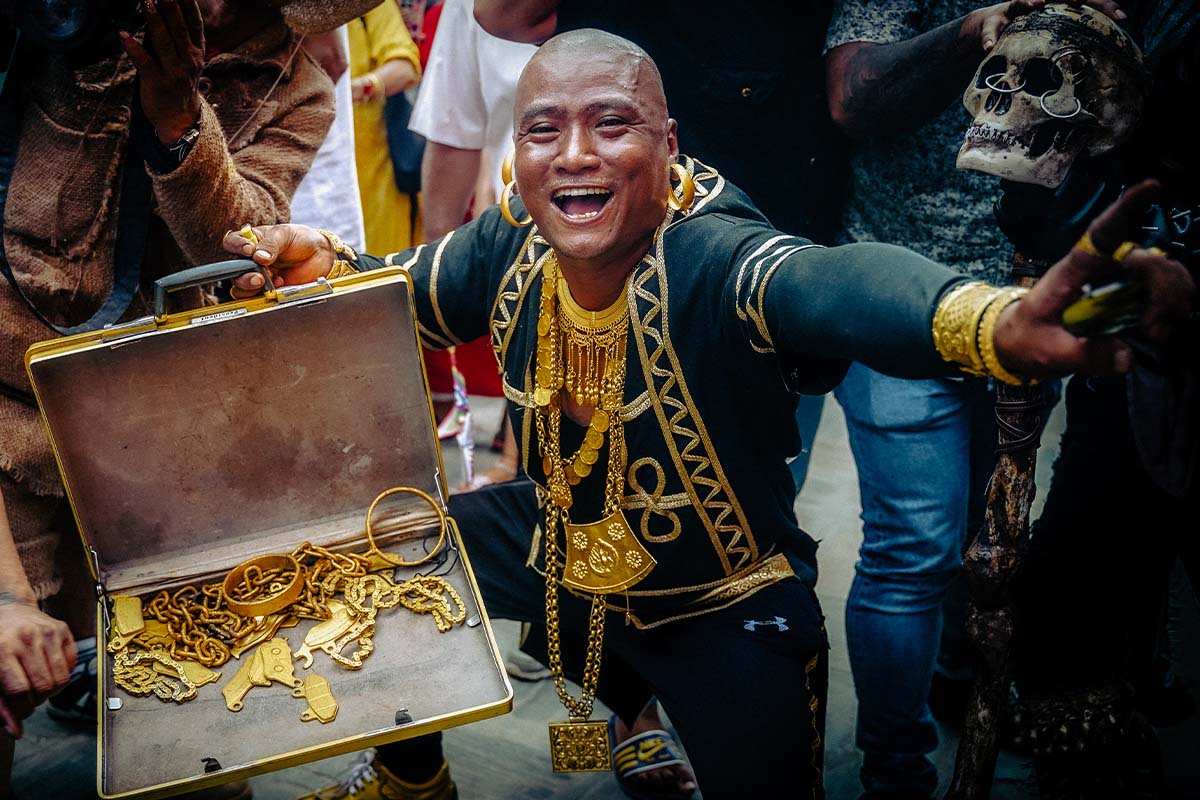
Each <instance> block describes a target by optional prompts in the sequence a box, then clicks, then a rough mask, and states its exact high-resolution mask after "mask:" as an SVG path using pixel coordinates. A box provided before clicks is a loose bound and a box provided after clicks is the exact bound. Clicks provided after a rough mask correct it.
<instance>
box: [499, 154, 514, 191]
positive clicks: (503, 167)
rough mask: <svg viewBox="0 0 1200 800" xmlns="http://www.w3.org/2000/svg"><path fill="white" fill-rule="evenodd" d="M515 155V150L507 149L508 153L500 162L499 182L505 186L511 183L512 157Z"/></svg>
mask: <svg viewBox="0 0 1200 800" xmlns="http://www.w3.org/2000/svg"><path fill="white" fill-rule="evenodd" d="M516 156H517V151H516V150H509V151H508V154H507V155H506V156H504V160H503V161H501V162H500V182H501V183H503V184H504V185H505V186H507V185H508V184H510V183H512V179H513V176H512V168H513V159H514V158H516Z"/></svg>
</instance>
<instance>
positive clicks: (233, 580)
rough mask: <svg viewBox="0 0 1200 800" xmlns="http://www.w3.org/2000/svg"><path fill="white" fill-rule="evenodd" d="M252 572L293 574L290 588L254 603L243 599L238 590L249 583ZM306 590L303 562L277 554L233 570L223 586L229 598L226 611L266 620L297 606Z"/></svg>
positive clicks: (249, 562) (226, 598)
mask: <svg viewBox="0 0 1200 800" xmlns="http://www.w3.org/2000/svg"><path fill="white" fill-rule="evenodd" d="M251 569H254V570H257V571H258V572H265V571H267V570H282V572H283V574H284V575H287V573H288V572H289V571H290V572H291V578H290V579H289V581H288V583H287V585H286V586H284V587H283V588H282V589H280V590H279V591H277V592H275V593H274V594H269V595H267V596H266V597H263V598H259V599H253V600H245V599H240V598H239V597H237V596H236V594H237V590H238V589H239V587H240V586H241V585H242V584H243V583H244V582H245V579H246V572H247V571H248V570H251ZM303 589H304V571H303V570H302V569H300V562H299V561H297V560H296V559H295V558H293V557H292V556H290V555H287V554H285V553H275V554H272V555H267V556H258V557H256V558H251V559H249V560H247V561H243V562H242V563H241V564H238V565H237V566H236V567H234V568H233V569H231V570H229V574H228V575H226V576H225V582H224V583H222V584H221V595H222V596H223V597H224V598H225V605H226V607H228V608H229V610H230V611H232V612H234V613H235V614H241V615H242V616H243V617H264V616H266V615H268V614H274V613H276V612H277V611H282V610H283V609H285V608H287V607H288V606H290V605H291V604H292V603H294V602H296V600H297V599H298V598H299V597H300V592H301V591H303Z"/></svg>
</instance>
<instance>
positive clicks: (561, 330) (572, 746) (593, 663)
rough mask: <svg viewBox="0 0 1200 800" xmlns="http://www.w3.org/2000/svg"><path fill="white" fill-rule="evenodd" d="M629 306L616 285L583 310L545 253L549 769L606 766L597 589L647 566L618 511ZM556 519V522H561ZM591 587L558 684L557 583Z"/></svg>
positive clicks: (539, 382)
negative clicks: (600, 465)
mask: <svg viewBox="0 0 1200 800" xmlns="http://www.w3.org/2000/svg"><path fill="white" fill-rule="evenodd" d="M628 324H629V309H628V306H627V305H626V301H625V295H624V292H622V294H621V297H620V298H618V300H617V302H616V303H615V304H613V306H611V307H610V308H608V309H605V310H604V311H600V312H590V311H586V310H584V309H582V308H581V307H579V306H578V304H576V303H575V301H574V299H573V298H571V296H570V292H569V291H568V290H567V288H566V284H565V282H563V283H561V284H560V277H559V272H558V260H557V258H556V257H555V256H554V254H553V253H551V254H550V255H549V256H548V257H547V258H546V261H545V264H544V267H543V272H542V301H541V308H540V312H539V315H538V323H537V330H538V344H537V366H536V370H535V373H534V381H535V383H534V402H535V403H536V405H537V413H536V414H535V421H536V424H537V435H538V451H539V453H540V454H541V456H542V466H543V469H544V471H545V473H546V485H547V489H548V492H549V502H547V503H546V531H545V537H544V538H545V543H546V544H545V547H546V632H547V652H548V655H549V662H550V663H549V667H550V671H551V673H552V674H553V676H554V688H555V690H556V691H557V693H558V698H559V700H560V701H561V702H562V704H563V706H565V707H566V709H567V714H568V717H569V718H570V721H569V722H566V723H551V724H550V749H551V764H552V766H553V768H554V770H555V771H556V772H575V771H600V770H608V769H609V763H610V746H609V741H608V730H607V724H606V723H604V722H589V721H588V717H590V716H591V713H592V705H593V703H594V701H595V698H596V683H597V681H598V680H599V677H600V656H601V650H602V647H603V644H604V614H605V608H604V595H605V594H607V593H609V592H619V591H622V590H624V589H628V588H629V587H630V586H632V585H633V584H635V583H636V582H637V581H639V580H641V578H642V577H644V576H645V575H646V574H647V573H648V572H649V571H650V569H652V568H653V567H654V563H655V562H654V559H653V557H652V556H651V555H650V554H649V553H648V552H646V551H645V549H644V548H643V547H642V546H641V543H640V542H638V540H637V537H636V536H635V535H634V533H633V531H632V529H630V527H629V524H628V523H627V522H626V521H625V517H624V515H623V514H622V513H621V510H620V508H619V504H620V501H621V497H622V495H623V494H624V491H625V440H624V428H623V426H622V423H621V417H620V409H621V404H622V402H623V397H624V390H625V341H626V334H627V328H628ZM567 397H570V398H571V399H573V400H574V401H575V402H576V403H578V404H579V405H593V406H594V410H593V412H592V418H591V421H590V422H589V424H588V429H587V432H586V433H585V434H584V437H583V442H582V443H581V444H580V447H579V449H578V450H577V451H576V452H575V453H574V454H572V455H563V453H562V446H561V436H560V433H561V428H562V404H563V402H564V400H565V399H566V398H567ZM606 433H607V435H608V440H609V442H608V466H607V474H606V476H605V482H604V504H603V512H602V513H603V515H604V516H603V518H602V519H601V520H599V521H597V522H593V523H588V524H583V525H576V524H573V523H572V522H571V518H570V509H571V507H572V505H573V503H574V500H573V498H572V496H571V487H572V486H574V485H576V484H578V483H579V482H580V480H581V479H582V478H584V477H586V476H587V475H589V474H590V473H591V470H592V465H593V464H595V463H596V462H597V461H598V460H599V453H600V450H601V449H602V447H603V446H604V437H605V434H606ZM560 523H561V525H560ZM560 528H561V530H562V531H563V533H564V536H565V539H566V543H567V546H566V553H565V559H564V561H563V563H561V564H560V562H559V549H558V535H559V530H560ZM560 575H561V580H562V583H563V584H564V585H566V586H568V587H570V588H574V589H578V590H580V591H583V592H588V593H590V594H591V595H592V607H591V613H590V614H589V621H588V649H587V656H586V658H585V660H584V670H583V678H582V680H581V682H580V687H581V689H582V693H581V695H580V696H579V697H578V698H575V697H572V696H571V695H570V693H568V691H567V687H566V679H565V677H564V676H563V666H562V651H561V645H560V637H559V613H558V584H559V580H560Z"/></svg>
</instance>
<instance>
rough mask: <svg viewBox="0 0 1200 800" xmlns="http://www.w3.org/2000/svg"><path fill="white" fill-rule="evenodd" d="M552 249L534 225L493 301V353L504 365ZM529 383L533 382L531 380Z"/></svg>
mask: <svg viewBox="0 0 1200 800" xmlns="http://www.w3.org/2000/svg"><path fill="white" fill-rule="evenodd" d="M549 252H550V246H549V245H548V244H547V243H546V240H545V239H543V238H542V237H541V236H539V235H538V234H537V226H536V225H535V226H533V227H532V229H531V230H530V232H529V234H528V235H527V236H526V237H525V242H524V243H523V244H522V245H521V249H520V250H519V251H518V252H517V256H516V258H514V259H513V262H512V264H510V265H509V267H508V270H507V271H506V272H505V273H504V276H503V277H502V278H501V279H500V286H499V289H498V291H497V292H496V299H495V301H494V302H493V303H492V313H491V320H492V322H491V331H492V352H493V353H494V354H495V356H496V363H497V364H499V365H501V367H503V365H504V364H505V363H506V358H505V355H506V353H507V352H508V345H509V341H510V340H511V338H512V334H513V331H514V330H516V325H515V323H516V320H517V316H518V314H519V313H520V309H521V306H522V305H523V304H524V302H525V295H526V293H527V292H528V290H529V286H530V285H531V284H532V282H533V281H532V279H533V278H535V277H537V276H538V275H540V274H541V269H542V262H543V261H544V260H545V257H546V256H547V255H548V254H549ZM526 385H529V383H528V380H526Z"/></svg>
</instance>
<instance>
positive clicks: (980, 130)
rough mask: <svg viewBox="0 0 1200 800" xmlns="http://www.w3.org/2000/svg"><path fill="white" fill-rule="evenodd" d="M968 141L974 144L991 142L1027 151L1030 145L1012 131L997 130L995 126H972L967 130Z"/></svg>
mask: <svg viewBox="0 0 1200 800" xmlns="http://www.w3.org/2000/svg"><path fill="white" fill-rule="evenodd" d="M966 138H967V141H969V142H973V143H982V142H990V143H993V144H1000V145H1007V146H1009V147H1020V148H1021V149H1027V148H1028V147H1029V143H1028V142H1026V141H1024V140H1023V139H1022V138H1021V137H1019V136H1017V135H1016V134H1014V133H1012V132H1011V131H1007V130H1004V129H1003V128H997V127H995V126H993V125H972V126H971V127H969V128H967V135H966Z"/></svg>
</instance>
